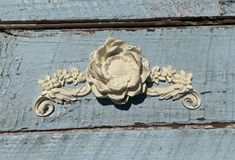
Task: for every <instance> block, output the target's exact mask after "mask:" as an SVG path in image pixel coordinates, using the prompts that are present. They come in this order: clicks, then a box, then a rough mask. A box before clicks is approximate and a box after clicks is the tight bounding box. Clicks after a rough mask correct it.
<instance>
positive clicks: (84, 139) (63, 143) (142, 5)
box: [0, 0, 235, 160]
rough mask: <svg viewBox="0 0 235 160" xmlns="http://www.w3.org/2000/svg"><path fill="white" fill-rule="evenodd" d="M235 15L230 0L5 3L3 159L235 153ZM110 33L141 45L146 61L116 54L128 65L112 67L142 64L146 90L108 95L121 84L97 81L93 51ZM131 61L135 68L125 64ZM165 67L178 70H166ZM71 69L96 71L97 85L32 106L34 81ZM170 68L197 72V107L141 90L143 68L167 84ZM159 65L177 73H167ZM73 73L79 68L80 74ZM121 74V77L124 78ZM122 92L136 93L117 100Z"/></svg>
mask: <svg viewBox="0 0 235 160" xmlns="http://www.w3.org/2000/svg"><path fill="white" fill-rule="evenodd" d="M234 13H235V2H234V1H232V0H135V1H134V0H133V1H132V0H96V1H83V0H76V1H71V0H33V1H27V0H21V1H20V0H17V1H9V0H2V1H0V20H1V21H0V30H1V31H0V160H23V159H33V160H47V159H48V160H51V159H53V160H62V159H64V160H78V159H82V160H83V159H85V160H131V159H134V160H145V159H146V160H156V159H161V160H162V159H166V160H169V159H172V160H173V159H174V160H175V159H177V160H191V159H193V160H198V159H200V160H221V159H226V160H234V159H235V129H234V127H235V125H234V121H235V115H234V114H235V105H234V104H235V103H234V102H235V101H234V99H235V94H234V91H235V85H234V83H235V70H234V69H235V63H234V61H235V27H234V25H235V17H234V15H235V14H234ZM108 37H113V38H114V39H120V40H122V41H125V42H127V43H128V44H129V45H131V46H136V47H134V49H132V50H131V51H133V52H139V49H138V47H139V48H140V49H141V52H142V57H141V56H140V55H139V54H137V55H138V56H137V58H136V57H135V58H136V59H138V58H142V60H141V63H140V60H139V61H137V62H138V64H140V65H141V66H140V65H135V64H134V62H133V61H132V59H131V58H130V59H129V58H126V57H124V58H123V57H118V56H117V57H115V58H113V59H111V60H115V59H118V58H119V59H121V60H123V66H122V65H120V64H122V62H118V63H117V64H119V65H120V68H118V67H117V66H116V67H113V68H115V69H113V68H112V67H111V64H110V63H111V62H110V63H107V66H108V67H110V68H111V69H110V71H109V73H111V72H112V73H113V74H115V75H118V74H119V73H117V72H122V75H123V74H125V73H129V72H131V73H132V74H133V75H135V74H136V72H140V73H141V74H140V77H138V76H137V77H136V79H135V80H138V81H136V82H135V84H137V83H138V84H139V86H140V87H142V90H141V91H140V90H138V91H137V88H134V89H133V88H128V87H126V88H128V89H125V93H124V92H121V93H120V92H115V93H113V92H112V93H111V91H110V90H109V89H110V88H114V89H113V90H115V87H113V86H112V83H110V84H108V82H107V81H106V82H107V83H106V82H105V83H104V82H102V83H104V86H103V88H102V87H101V88H99V87H100V86H102V85H103V84H102V85H101V84H100V82H97V81H98V80H103V79H102V78H100V75H101V74H99V70H98V69H97V68H99V67H100V65H103V64H102V63H101V62H100V61H101V59H102V58H103V57H101V58H99V57H98V58H97V59H98V60H97V59H95V60H94V59H92V57H90V59H89V56H90V54H91V53H92V52H93V55H95V54H97V55H101V54H103V51H102V53H101V51H100V50H97V48H99V47H100V46H102V45H103V44H104V43H105V41H106V39H107V38H108ZM110 43H111V42H110ZM115 44H118V45H119V44H123V42H118V43H115ZM117 48H118V49H120V46H118V47H116V49H117ZM106 49H107V48H106ZM112 49H113V48H112ZM121 50H125V49H124V48H121ZM110 52H111V51H110ZM128 53H129V52H128ZM105 54H106V52H105ZM115 54H116V51H115ZM135 54H136V53H135ZM125 56H127V57H128V55H125ZM93 58H94V57H93ZM132 58H133V57H132ZM111 60H110V61H111ZM91 61H94V64H93V65H94V66H95V67H94V68H93V67H92V65H91ZM96 61H98V62H96ZM147 61H148V62H149V64H150V66H149V68H148V67H147ZM124 62H125V63H124ZM126 62H128V63H129V62H130V63H129V64H130V66H131V67H133V66H135V67H133V68H135V69H136V72H132V71H131V70H130V68H131V67H130V66H129V67H130V68H128V67H125V65H127V64H128V63H126ZM137 62H136V63H137ZM132 63H133V65H132ZM89 65H91V68H90V70H91V71H90V70H87V68H89ZM113 65H114V64H113ZM157 65H158V66H159V67H160V68H161V70H159V68H157V67H155V70H154V73H155V72H156V73H155V74H154V75H153V70H151V69H152V68H153V67H154V66H157ZM167 65H171V66H172V67H173V68H164V69H163V67H166V66H167ZM104 66H105V65H104ZM127 66H128V65H127ZM71 67H75V68H78V69H79V70H80V71H81V72H84V73H85V74H86V71H89V73H91V76H94V75H95V76H97V77H98V78H97V77H96V78H94V77H93V78H94V79H92V77H90V79H89V80H88V81H89V84H90V85H93V87H94V88H93V89H97V88H95V87H98V91H97V92H95V91H94V90H93V91H94V92H93V91H92V92H93V93H90V94H89V95H86V96H84V97H78V98H77V97H76V98H77V101H75V102H71V103H64V104H60V103H59V104H57V103H53V104H51V105H54V107H55V108H54V110H50V107H52V106H48V107H49V108H46V109H45V108H44V109H41V111H38V114H39V116H38V115H37V114H35V108H34V105H35V102H36V99H37V97H39V96H40V94H41V92H40V88H39V84H38V80H40V79H43V78H44V77H45V76H46V75H50V77H49V78H48V76H47V78H48V79H49V80H50V78H51V77H52V76H53V74H54V73H56V72H57V71H58V69H66V70H69V69H70V68H71ZM138 67H140V68H138ZM143 67H146V68H147V69H146V71H144V70H143ZM104 69H105V67H104ZM167 69H168V70H167ZM174 69H176V72H177V76H178V75H180V74H183V75H184V74H185V73H184V72H179V71H180V70H185V71H186V73H192V74H193V81H192V86H193V89H195V90H197V91H198V93H199V95H200V97H201V105H200V107H199V108H197V109H194V110H191V109H188V108H186V107H183V104H182V103H181V100H182V98H181V99H179V100H175V101H172V98H173V96H170V97H168V98H171V99H169V100H159V99H158V98H157V97H150V96H149V95H147V94H145V87H146V86H145V80H146V83H147V80H149V79H146V78H147V76H150V77H151V76H152V77H153V78H155V79H154V82H156V83H157V82H158V79H159V82H166V81H168V82H169V84H167V85H171V84H172V83H175V82H181V81H176V80H174V78H177V76H175V74H176V73H174ZM140 70H141V71H140ZM163 70H164V71H166V70H167V71H169V70H171V71H172V72H170V71H169V72H167V74H165V75H164V76H163V79H161V78H162V77H161V76H162V75H163V72H162V71H163ZM93 71H94V72H97V73H94V72H93ZM71 72H72V71H71ZM150 72H151V73H150ZM69 73H70V71H69ZM168 73H171V74H168ZM76 74H78V72H77V71H76V69H75V80H77V77H76ZM132 74H131V75H132ZM151 74H152V75H151ZM172 74H173V76H172ZM80 75H81V74H80ZM146 75H147V76H146ZM71 76H72V74H71ZM102 76H103V75H102ZM126 76H127V77H126V78H130V77H131V76H130V75H129V74H126ZM186 76H187V74H186ZM188 76H189V77H190V76H191V75H190V74H188ZM143 77H144V78H143ZM63 78H64V77H63V76H62V79H63ZM80 78H81V79H82V76H81V77H80ZM86 78H87V77H85V79H86ZM88 78H89V77H88ZM117 78H120V79H122V76H120V77H117ZM164 78H165V79H164ZM172 78H173V80H172ZM130 79H131V78H130ZM143 79H144V81H143ZM189 79H190V80H191V77H190V78H189ZM75 80H74V81H75ZM141 80H142V81H141ZM181 80H182V79H181ZM185 80H186V81H184V82H185V83H188V82H187V80H188V79H187V78H186V79H185ZM68 81H69V80H68ZM93 81H95V82H93ZM120 81H121V80H120ZM120 81H115V83H117V84H118V85H121V86H122V85H124V84H123V83H120V84H119V82H120ZM124 81H125V80H123V82H124ZM130 81H131V80H130ZM41 82H42V81H41ZM65 82H66V81H65ZM76 82H77V81H76ZM121 82H122V81H121ZM128 83H129V80H128ZM96 84H99V86H96ZM180 84H181V85H182V83H180ZM43 85H44V81H43ZM55 85H56V84H55ZM60 85H61V84H60ZM79 85H82V84H79ZM106 85H110V86H109V88H108V89H107V88H106ZM58 86H59V84H58ZM58 86H57V87H58ZM66 86H69V85H68V84H66ZM127 86H128V85H127ZM135 86H136V85H135ZM154 86H158V85H157V84H154ZM163 86H164V85H163ZM44 87H49V89H51V88H50V85H45V86H44ZM60 87H61V86H60ZM69 87H70V89H71V88H74V87H76V86H73V85H70V86H69ZM147 87H148V86H147ZM164 87H166V86H164ZM41 89H42V88H41ZM44 89H45V88H44ZM103 89H104V90H105V89H107V90H108V91H107V92H110V93H107V92H106V91H103ZM168 89H169V88H168ZM174 89H175V88H174ZM188 89H189V90H190V86H189V87H188ZM165 91H166V90H165V89H164V90H162V92H165ZM181 91H182V90H181ZM61 92H62V91H61ZM79 92H80V90H79ZM56 93H57V92H56ZM66 93H67V92H66ZM69 93H71V92H69ZM77 93H78V92H77ZM137 93H138V94H137ZM139 93H140V94H139ZM151 93H152V94H156V93H157V91H156V92H154V93H153V92H151ZM174 93H175V92H174ZM174 93H171V94H174ZM120 94H121V95H122V96H124V97H125V98H130V100H129V101H128V102H125V100H127V99H121V100H120V99H119V98H120V97H119V96H121V95H120ZM161 94H163V93H161ZM131 95H136V96H134V97H132V96H131ZM50 96H51V97H50V98H53V96H54V95H51V93H50ZM96 96H101V97H102V96H103V97H105V96H106V97H107V98H109V99H107V98H106V99H104V98H96ZM44 98H45V97H44ZM66 98H68V99H66ZM73 98H74V97H71V95H70V96H68V97H65V98H64V99H63V98H62V99H63V100H65V101H66V100H67V101H69V99H73ZM163 98H164V97H163ZM165 98H166V99H167V95H166V94H165ZM116 101H118V103H124V104H122V105H120V104H116V103H115V102H116ZM39 112H40V113H39ZM47 112H52V113H51V114H48V115H45V114H47ZM40 114H41V116H40ZM43 116H44V117H43Z"/></svg>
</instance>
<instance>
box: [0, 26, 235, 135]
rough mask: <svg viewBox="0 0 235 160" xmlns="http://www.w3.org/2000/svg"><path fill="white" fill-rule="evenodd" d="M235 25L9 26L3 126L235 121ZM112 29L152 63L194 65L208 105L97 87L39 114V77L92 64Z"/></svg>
mask: <svg viewBox="0 0 235 160" xmlns="http://www.w3.org/2000/svg"><path fill="white" fill-rule="evenodd" d="M234 32H235V27H232V26H230V27H188V28H154V29H136V30H132V31H128V30H124V29H123V30H105V31H102V30H100V31H84V30H45V31H37V32H36V31H9V32H8V33H1V36H0V42H1V47H0V48H1V52H0V57H1V59H0V130H1V131H16V130H52V129H63V128H93V127H100V126H129V125H138V124H144V125H169V124H174V123H179V124H191V123H196V124H204V123H213V122H218V123H225V122H226V123H231V122H234V120H235V116H234V113H235V109H234V106H235V105H234V100H235V94H234V90H235V85H234V75H235V71H234V68H235V63H234V60H235V54H234V51H235V45H233V44H235V34H234ZM108 36H113V37H114V38H120V39H122V40H125V41H128V42H129V43H130V44H132V45H137V46H139V47H141V49H142V52H143V54H144V56H145V57H146V58H147V59H148V60H149V61H150V64H151V66H154V65H160V66H161V67H163V66H166V65H168V64H170V65H172V66H174V67H175V68H176V69H177V70H178V71H179V70H182V69H183V70H186V71H189V72H192V73H193V77H194V79H193V86H194V87H195V88H196V89H197V90H199V91H200V92H201V93H202V105H201V107H200V108H199V109H197V110H193V111H191V110H188V109H186V108H184V107H183V106H182V104H181V102H180V101H174V102H173V101H171V100H168V101H160V100H158V98H157V97H146V99H138V97H137V98H136V99H135V100H136V102H135V103H136V104H132V105H131V106H127V108H117V107H115V106H114V105H112V104H104V103H100V102H98V101H97V99H96V98H95V97H94V96H93V95H92V94H90V95H88V96H86V97H83V98H81V99H80V101H78V102H76V103H74V104H71V105H70V104H67V105H63V106H60V105H56V110H55V112H54V113H53V114H52V115H51V116H49V117H46V118H39V117H37V116H36V115H35V114H34V113H33V111H32V106H33V103H34V101H35V99H36V98H37V97H38V96H39V94H40V90H39V87H38V84H37V80H38V79H42V78H43V77H44V76H45V75H46V74H53V73H54V72H55V71H56V70H57V69H58V68H65V69H69V68H70V67H72V66H75V67H78V68H80V69H81V70H85V69H86V67H87V65H88V61H89V60H88V57H89V54H90V53H91V52H92V51H93V50H95V49H96V48H98V47H99V46H100V45H101V44H103V43H104V41H105V39H106V38H107V37H108ZM139 98H140V97H139ZM135 100H134V101H135Z"/></svg>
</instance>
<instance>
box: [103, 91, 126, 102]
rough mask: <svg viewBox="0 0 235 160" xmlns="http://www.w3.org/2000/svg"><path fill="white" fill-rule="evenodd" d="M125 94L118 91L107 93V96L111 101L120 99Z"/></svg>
mask: <svg viewBox="0 0 235 160" xmlns="http://www.w3.org/2000/svg"><path fill="white" fill-rule="evenodd" d="M125 96H126V92H120V93H119V94H118V93H108V94H107V97H109V98H110V99H111V100H113V101H115V102H116V101H122V100H123V99H124V98H125Z"/></svg>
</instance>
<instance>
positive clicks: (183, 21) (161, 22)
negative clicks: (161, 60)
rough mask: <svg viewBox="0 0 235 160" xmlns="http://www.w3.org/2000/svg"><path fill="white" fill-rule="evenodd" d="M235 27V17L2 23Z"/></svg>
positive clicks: (0, 25)
mask: <svg viewBox="0 0 235 160" xmlns="http://www.w3.org/2000/svg"><path fill="white" fill-rule="evenodd" d="M213 25H235V16H230V17H220V16H217V17H185V18H150V19H128V20H127V19H112V20H102V19H99V20H44V21H0V30H5V29H76V28H77V29H89V28H133V27H134V28H144V27H180V26H213Z"/></svg>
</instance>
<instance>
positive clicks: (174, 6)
mask: <svg viewBox="0 0 235 160" xmlns="http://www.w3.org/2000/svg"><path fill="white" fill-rule="evenodd" d="M234 7H235V4H234V2H233V1H231V0H135V1H132V0H99V1H83V0H78V1H71V0H33V1H28V0H15V1H9V0H3V1H1V3H0V17H1V18H0V19H1V21H35V20H42V21H45V20H75V19H76V20H96V19H106V20H112V19H144V18H162V17H200V16H202V17H205V16H209V17H213V16H221V15H224V16H234Z"/></svg>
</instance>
